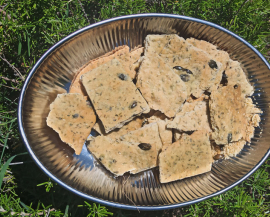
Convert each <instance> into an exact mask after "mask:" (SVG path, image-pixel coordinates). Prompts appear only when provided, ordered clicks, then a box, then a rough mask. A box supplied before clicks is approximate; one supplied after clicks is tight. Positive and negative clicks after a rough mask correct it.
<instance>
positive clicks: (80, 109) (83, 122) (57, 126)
mask: <svg viewBox="0 0 270 217" xmlns="http://www.w3.org/2000/svg"><path fill="white" fill-rule="evenodd" d="M50 110H51V111H50V113H49V115H48V117H47V125H48V126H49V127H51V128H52V129H54V130H55V131H56V132H57V133H58V134H59V136H60V139H61V140H62V141H63V142H65V143H67V144H68V145H70V147H71V148H73V149H74V150H75V153H76V154H77V155H79V154H80V153H81V151H82V147H83V145H84V142H85V140H86V138H87V137H88V136H89V134H90V132H91V129H92V127H93V126H94V124H95V122H96V115H95V112H94V110H93V108H92V107H91V106H89V104H88V103H87V102H86V99H85V97H83V96H82V95H80V94H76V93H70V94H66V93H65V94H58V95H57V97H56V99H55V100H54V102H53V103H52V104H51V105H50Z"/></svg>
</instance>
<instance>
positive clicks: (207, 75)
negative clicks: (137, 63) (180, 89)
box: [145, 35, 224, 98]
mask: <svg viewBox="0 0 270 217" xmlns="http://www.w3.org/2000/svg"><path fill="white" fill-rule="evenodd" d="M153 54H154V55H159V56H160V57H161V58H162V59H163V60H164V62H165V63H166V64H167V65H168V66H170V68H171V69H174V72H175V73H176V74H178V75H179V76H180V78H181V79H182V80H183V81H184V82H185V84H186V86H187V93H188V96H189V95H190V94H192V95H193V96H195V97H196V98H198V97H200V96H201V95H202V94H203V92H204V91H205V90H208V91H210V92H211V91H212V90H215V89H217V87H218V86H219V84H220V81H221V78H222V72H223V71H224V70H223V67H222V64H221V63H220V62H218V61H216V60H215V59H213V58H211V56H209V54H207V53H206V52H205V51H203V50H202V49H199V48H196V47H194V46H193V45H192V44H190V43H188V42H186V41H185V39H184V38H182V37H179V36H177V35H157V36H156V35H148V36H147V37H146V39H145V56H146V57H148V56H152V55H153Z"/></svg>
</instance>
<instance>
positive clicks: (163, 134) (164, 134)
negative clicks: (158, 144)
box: [147, 112, 172, 149]
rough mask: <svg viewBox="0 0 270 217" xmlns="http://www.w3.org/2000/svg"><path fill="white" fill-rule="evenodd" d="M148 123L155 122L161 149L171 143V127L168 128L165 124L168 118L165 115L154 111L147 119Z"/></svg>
mask: <svg viewBox="0 0 270 217" xmlns="http://www.w3.org/2000/svg"><path fill="white" fill-rule="evenodd" d="M147 121H148V123H157V124H158V131H159V136H160V139H161V141H162V149H163V148H164V147H165V146H167V145H170V144H172V129H168V128H167V127H166V126H167V124H168V119H167V118H166V116H165V115H164V114H162V113H160V112H156V113H155V114H154V115H153V116H152V117H150V118H148V119H147Z"/></svg>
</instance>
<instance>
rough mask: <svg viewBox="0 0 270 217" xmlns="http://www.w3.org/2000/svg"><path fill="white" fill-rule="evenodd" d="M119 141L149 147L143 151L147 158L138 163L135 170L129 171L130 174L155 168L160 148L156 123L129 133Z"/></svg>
mask: <svg viewBox="0 0 270 217" xmlns="http://www.w3.org/2000/svg"><path fill="white" fill-rule="evenodd" d="M119 140H121V141H124V142H128V143H130V144H137V145H138V144H141V143H147V144H150V145H151V149H150V150H148V151H145V155H146V156H147V158H146V159H145V160H144V161H139V164H138V165H137V168H136V169H135V170H133V171H131V173H132V174H135V173H138V172H141V171H144V170H147V169H151V168H153V167H156V166H157V156H158V153H159V152H160V151H161V148H162V142H161V140H160V137H159V131H158V125H157V123H152V124H147V125H145V126H143V127H142V128H140V129H138V130H135V131H132V132H129V133H128V134H126V135H123V136H121V137H120V138H119Z"/></svg>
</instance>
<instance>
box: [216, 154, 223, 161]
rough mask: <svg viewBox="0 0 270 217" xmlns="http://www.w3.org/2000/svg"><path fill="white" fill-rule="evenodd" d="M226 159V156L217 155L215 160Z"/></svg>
mask: <svg viewBox="0 0 270 217" xmlns="http://www.w3.org/2000/svg"><path fill="white" fill-rule="evenodd" d="M221 159H224V154H217V155H215V156H214V160H221Z"/></svg>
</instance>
